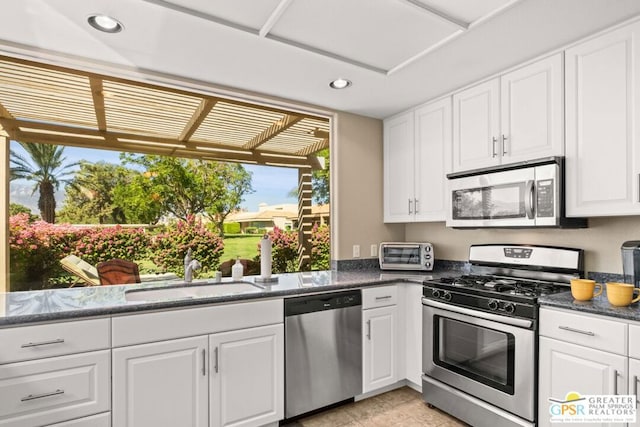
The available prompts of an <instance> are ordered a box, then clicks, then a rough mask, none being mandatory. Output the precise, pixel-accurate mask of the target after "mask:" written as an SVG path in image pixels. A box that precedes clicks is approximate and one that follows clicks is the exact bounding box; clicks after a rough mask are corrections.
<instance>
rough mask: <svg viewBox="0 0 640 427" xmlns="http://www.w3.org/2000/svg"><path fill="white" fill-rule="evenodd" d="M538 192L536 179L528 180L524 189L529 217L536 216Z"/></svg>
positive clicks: (526, 210)
mask: <svg viewBox="0 0 640 427" xmlns="http://www.w3.org/2000/svg"><path fill="white" fill-rule="evenodd" d="M535 194H536V182H535V181H534V180H529V181H527V184H526V186H525V190H524V211H525V213H526V214H527V218H529V219H534V218H535V207H534V200H535Z"/></svg>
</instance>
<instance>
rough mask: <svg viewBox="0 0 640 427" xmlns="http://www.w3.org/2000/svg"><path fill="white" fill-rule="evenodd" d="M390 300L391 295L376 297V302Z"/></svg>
mask: <svg viewBox="0 0 640 427" xmlns="http://www.w3.org/2000/svg"><path fill="white" fill-rule="evenodd" d="M389 298H391V295H385V296H383V297H376V301H379V300H383V299H389Z"/></svg>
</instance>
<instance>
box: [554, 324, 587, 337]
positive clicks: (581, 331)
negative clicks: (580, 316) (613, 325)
mask: <svg viewBox="0 0 640 427" xmlns="http://www.w3.org/2000/svg"><path fill="white" fill-rule="evenodd" d="M558 329H562V330H563V331H569V332H576V333H578V334H584V335H589V336H590V337H595V336H596V334H594V333H593V332H591V331H583V330H581V329H574V328H570V327H569V326H558Z"/></svg>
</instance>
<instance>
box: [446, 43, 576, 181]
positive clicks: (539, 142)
mask: <svg viewBox="0 0 640 427" xmlns="http://www.w3.org/2000/svg"><path fill="white" fill-rule="evenodd" d="M562 71H563V70H562V54H560V53H559V54H556V55H554V56H551V57H548V58H545V59H542V60H540V61H537V62H535V63H533V64H530V65H527V66H525V67H522V68H519V69H517V70H515V71H512V72H510V73H508V74H504V75H503V76H501V77H498V78H495V79H493V80H489V81H487V82H484V83H481V84H479V85H476V86H473V87H470V88H468V89H466V90H463V91H461V92H458V93H456V94H454V95H453V171H454V172H459V171H465V170H471V169H477V168H484V167H488V166H495V165H499V164H506V163H514V162H519V161H523V160H532V159H536V158H540V157H547V156H561V155H563V153H564V138H563V120H562V118H563V105H562V99H563V85H562V82H563V73H562Z"/></svg>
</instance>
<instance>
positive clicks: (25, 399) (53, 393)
mask: <svg viewBox="0 0 640 427" xmlns="http://www.w3.org/2000/svg"><path fill="white" fill-rule="evenodd" d="M60 394H64V390H62V389H57V390H56V391H50V392H49V393H40V394H30V395H29V396H25V397H23V398H22V399H20V401H21V402H28V401H29V400H36V399H42V398H44V397H51V396H58V395H60Z"/></svg>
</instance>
